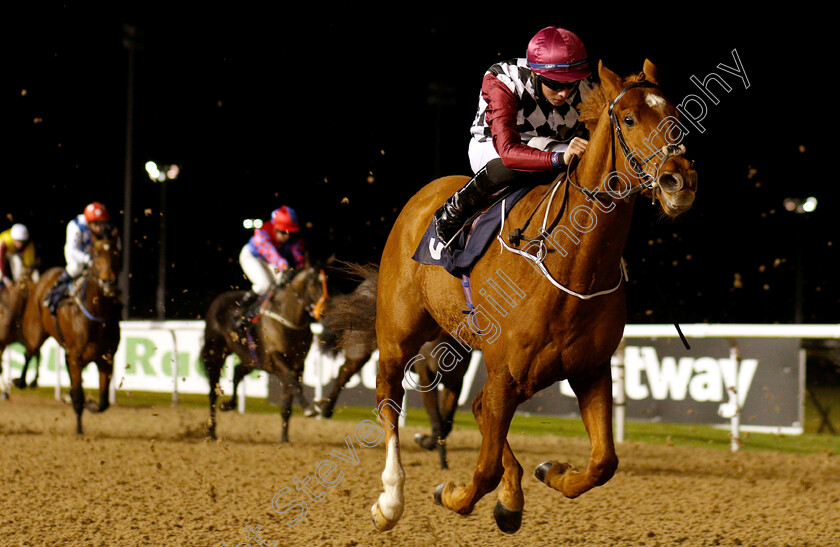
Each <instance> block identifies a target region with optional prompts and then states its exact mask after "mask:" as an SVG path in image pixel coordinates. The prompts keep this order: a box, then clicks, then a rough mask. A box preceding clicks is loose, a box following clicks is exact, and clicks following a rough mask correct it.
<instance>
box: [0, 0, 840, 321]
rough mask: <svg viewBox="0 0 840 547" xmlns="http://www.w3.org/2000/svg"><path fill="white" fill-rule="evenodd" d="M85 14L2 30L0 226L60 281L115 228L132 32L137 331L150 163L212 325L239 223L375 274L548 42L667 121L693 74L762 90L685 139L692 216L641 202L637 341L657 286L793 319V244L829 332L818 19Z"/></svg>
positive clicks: (177, 282) (146, 305)
mask: <svg viewBox="0 0 840 547" xmlns="http://www.w3.org/2000/svg"><path fill="white" fill-rule="evenodd" d="M80 4H81V3H78V2H66V3H64V4H61V3H56V4H47V6H52V7H41V8H39V9H37V10H31V11H30V12H29V13H26V14H16V15H15V16H14V17H11V18H6V21H5V24H4V27H6V28H5V31H4V36H5V40H6V41H7V42H8V44H9V45H8V46H7V47H5V48H4V53H5V55H4V60H5V61H6V63H4V65H5V66H6V67H7V68H6V70H5V71H4V72H5V74H4V77H3V82H4V85H3V100H2V105H3V106H2V112H3V118H2V119H3V127H4V130H5V132H6V136H7V140H11V141H12V143H11V145H6V146H5V147H4V148H3V164H4V167H5V171H6V172H5V177H4V182H3V191H2V195H3V205H2V210H1V211H2V212H3V213H4V216H5V217H6V218H4V219H3V220H2V222H0V229H5V228H6V227H7V226H8V224H10V223H11V222H12V221H15V222H17V221H19V222H24V223H26V224H27V225H29V227H30V231H31V233H32V234H33V238H34V239H35V240H36V241H37V243H38V245H39V249H40V253H41V255H42V257H43V262H44V266H45V267H49V266H54V265H63V256H62V252H61V247H62V245H63V237H64V225H65V223H66V222H67V220H69V219H70V218H72V217H73V216H74V215H75V214H78V213H79V212H81V210H82V208H83V207H84V205H85V204H86V203H88V202H90V201H93V200H99V201H103V202H104V203H105V204H106V205H107V206H108V207H109V209H110V210H111V211H113V212H115V213H117V214H116V215H115V217H116V220H117V224H118V225H119V226H120V227H121V226H122V224H121V223H122V219H121V216H120V215H119V214H118V212H119V211H120V210H121V209H122V208H123V184H124V171H125V159H126V152H125V149H126V144H125V137H126V119H127V116H126V95H127V93H126V89H127V75H128V63H127V59H128V53H127V50H126V48H125V47H124V46H123V45H122V40H123V37H124V31H123V25H124V24H125V23H132V24H134V25H136V27H137V28H138V29H139V30H141V31H142V35H141V37H140V39H139V43H140V44H141V46H142V47H141V48H140V49H138V50H137V52H136V57H135V59H136V64H135V73H134V74H135V82H136V85H135V91H134V101H135V110H134V118H133V120H134V124H133V127H134V132H133V139H134V147H133V158H134V169H133V171H132V172H133V180H134V184H133V194H132V218H133V219H134V220H133V224H132V226H133V228H132V239H133V240H134V241H135V245H134V246H133V247H132V264H131V272H132V286H131V303H132V308H133V309H132V317H138V318H141V317H151V316H153V315H154V288H155V285H156V283H157V251H158V240H159V231H158V226H159V213H160V202H159V190H158V188H157V187H155V186H154V185H152V183H151V182H149V180H148V178H147V177H146V175H145V173H144V171H143V164H144V162H145V161H146V160H147V159H155V160H156V161H158V162H161V163H170V162H171V163H178V164H180V165H181V166H182V174H181V177H180V178H179V179H178V180H177V181H175V182H174V183H172V184H171V186H170V190H169V194H168V196H169V198H168V203H169V219H170V220H169V228H168V232H167V233H168V237H167V241H168V249H167V254H168V258H169V260H168V262H169V263H170V264H171V267H170V270H169V274H168V292H169V297H170V299H171V302H170V303H169V304H168V306H167V311H168V315H169V316H170V317H171V318H196V317H200V316H201V315H202V314H203V312H204V310H205V308H206V306H207V304H208V303H209V301H210V299H211V298H212V296H214V295H215V294H216V293H218V292H220V291H222V290H225V289H227V288H228V287H230V286H232V285H237V284H239V283H241V282H242V277H241V272H240V270H239V267H238V263H237V256H238V252H239V249H240V247H241V246H242V244H244V242H245V241H246V240H247V237H248V235H249V234H248V232H247V231H246V230H244V229H243V228H242V226H241V221H242V219H243V218H249V217H250V218H255V217H262V218H265V217H267V216H268V214H269V213H270V211H271V210H272V209H274V208H275V207H277V206H279V205H281V204H283V203H286V204H289V205H291V206H293V207H295V208H297V209H298V211H299V212H300V214H301V216H302V217H303V220H304V222H308V223H311V226H310V227H309V228H308V229H307V230H306V232H305V234H306V237H307V239H308V240H309V242H310V247H311V248H312V250H313V253H314V254H315V255H316V256H320V257H326V256H327V255H329V254H331V253H335V254H336V255H337V256H338V258H341V259H343V260H349V261H374V262H375V261H378V258H379V253H380V251H381V248H382V245H383V244H384V241H385V238H386V236H387V233H388V230H389V228H390V226H391V224H392V223H393V220H394V219H395V217H396V215H397V212H398V211H399V210H400V208H401V207H402V205H403V204H404V203H405V201H406V200H407V199H408V197H410V196H411V194H413V193H414V192H415V191H416V190H418V189H419V188H420V187H421V186H422V185H423V184H425V183H427V182H428V181H430V180H431V179H433V178H434V177H436V176H438V175H445V174H469V173H468V164H467V156H466V150H467V141H468V128H469V125H470V122H471V121H472V118H473V116H474V113H475V107H476V99H477V96H478V87H479V84H480V80H481V77H482V75H483V73H484V71H485V69H486V68H487V67H488V66H489V65H490V64H492V63H493V62H495V61H497V60H500V59H505V58H510V57H515V56H522V55H523V54H524V51H525V47H526V45H527V42H528V40H529V39H530V37H531V36H532V35H533V34H534V33H535V32H536V31H538V30H539V29H540V28H542V27H544V26H547V25H549V24H559V25H561V26H566V27H567V28H570V29H572V30H574V31H575V32H577V33H578V34H579V35H580V36H581V37H582V38H583V40H584V41H585V43H586V44H587V48H588V51H589V54H590V58H591V59H593V60H595V61H596V62H597V60H598V59H603V61H604V63H605V64H606V65H607V66H609V67H610V68H612V69H613V70H615V71H616V72H618V73H620V74H627V73H630V72H633V71H638V70H639V69H640V68H641V65H642V62H643V60H644V58H645V57H648V58H650V59H651V60H653V61H654V62H655V63H656V64H657V65H658V67H659V69H660V72H661V74H662V77H663V79H664V82H663V84H664V89H665V93H666V95H667V96H668V97H669V98H670V99H671V101H672V102H674V103H677V102H679V101H680V100H681V99H682V98H683V97H685V96H686V95H687V94H688V93H696V89H695V88H694V87H693V86H692V85H691V83H690V81H689V77H690V76H691V75H695V76H698V77H700V78H701V79H702V78H703V77H705V75H706V74H708V73H709V72H711V71H716V68H715V67H716V65H717V64H718V63H725V64H728V65H730V66H732V64H733V61H732V54H731V51H732V50H733V49H737V51H738V53H739V56H740V59H741V61H742V63H743V65H744V68H745V70H746V72H747V75H748V77H749V79H750V88H749V89H744V86H743V84H742V83H741V82H740V81H738V80H737V79H736V78H735V77H734V76H732V77H730V78H729V79H728V81H729V82H730V84H732V86H733V90H732V91H731V92H730V93H723V94H721V96H720V99H721V101H720V104H719V105H710V107H709V112H708V114H707V117H706V119H705V121H704V125H705V127H706V131H705V132H704V133H702V134H700V133H699V132H694V133H693V134H691V135H689V137H688V139H687V140H686V144H687V146H688V149H689V156H690V157H691V158H692V159H695V160H696V161H697V168H698V170H699V172H700V192H699V193H698V196H697V201H696V204H695V206H694V208H693V209H692V210H691V211H690V212H689V213H688V214H686V215H684V216H683V217H681V218H679V219H677V220H676V221H664V220H661V219H660V216H659V215H658V214H657V212H656V211H655V210H654V209H653V208H652V207H651V206H650V204H649V203H645V202H643V201H639V202H638V204H637V208H636V217H635V219H634V225H633V228H632V232H631V241H630V243H629V245H628V248H627V253H626V256H627V260H628V262H629V264H630V268H631V269H630V272H631V277H632V283H631V285H630V290H629V293H628V294H629V296H630V310H629V311H630V320H631V322H654V323H663V322H664V323H667V322H669V321H670V316H669V315H668V314H667V312H666V309H665V307H664V306H663V304H662V301H661V300H660V298H659V296H658V293H657V287H659V288H660V289H661V291H662V292H663V293H664V294H666V295H667V296H668V298H669V299H670V300H671V301H672V303H673V306H674V308H675V309H676V310H677V313H678V319H679V320H680V321H682V322H685V323H690V322H701V321H708V322H715V323H718V322H788V321H791V320H792V319H793V309H794V286H795V275H794V273H795V262H796V260H795V256H796V249H797V248H799V249H801V250H802V252H803V256H804V270H803V271H804V278H805V282H804V291H803V294H804V297H805V304H804V311H805V321H806V322H821V323H823V322H837V321H838V318H837V315H838V314H837V311H836V310H837V306H838V302H840V293H838V289H837V285H836V283H833V281H834V280H835V278H836V270H835V268H836V265H837V264H838V250H837V248H838V246H840V241H837V238H836V235H837V229H836V225H837V224H836V222H835V218H836V217H835V215H837V214H838V211H837V200H836V197H837V191H836V190H835V188H834V187H835V185H836V183H835V181H834V176H833V170H832V169H827V168H825V167H824V165H825V160H824V158H825V157H827V156H826V154H827V152H828V146H827V145H828V142H829V139H830V140H831V141H832V142H833V141H836V137H833V136H832V137H829V134H828V132H827V129H825V127H826V126H827V124H828V123H829V121H830V120H829V119H828V118H827V116H829V115H833V112H834V110H836V109H835V108H833V107H832V106H831V104H830V102H829V101H830V95H829V94H827V93H825V91H822V88H824V85H823V84H822V83H821V78H822V74H821V73H820V70H819V68H820V65H819V59H821V58H823V57H825V56H826V53H827V52H828V51H829V48H828V46H827V45H826V44H827V41H828V35H827V34H826V31H825V30H824V27H825V28H827V21H828V17H827V16H826V14H821V13H818V12H812V13H806V12H803V13H801V14H800V15H796V16H791V15H787V14H784V15H782V14H770V15H768V14H765V13H763V12H762V13H755V14H750V15H744V14H739V15H733V14H728V13H727V14H725V15H724V14H722V13H723V12H720V13H718V14H712V13H711V8H706V9H705V11H703V10H700V9H697V10H694V11H686V12H685V13H673V12H658V13H657V14H646V13H644V12H640V13H637V14H635V15H634V14H632V13H631V12H630V11H629V10H628V8H623V9H621V10H616V11H615V14H613V15H610V16H609V17H606V14H607V13H608V12H609V11H610V10H609V8H608V7H606V6H603V5H599V7H598V12H595V13H585V12H581V13H580V14H578V15H572V14H568V15H565V16H563V17H560V18H555V17H553V16H551V15H549V14H547V13H545V12H544V13H542V14H532V15H529V16H519V17H499V16H498V15H496V16H493V17H491V16H486V17H483V18H482V17H456V18H453V17H452V16H450V15H448V13H446V12H444V11H437V9H436V8H434V7H432V6H431V5H427V6H426V7H425V8H424V10H423V11H424V15H422V16H421V15H417V14H411V15H412V16H411V17H406V16H405V15H404V14H402V15H401V14H399V13H386V12H381V11H380V12H376V13H375V14H370V13H367V14H366V13H362V12H361V11H349V10H345V11H344V12H343V13H339V12H336V11H331V10H330V9H328V8H327V7H326V6H323V7H322V8H321V9H320V10H318V11H317V12H316V11H314V10H313V11H312V12H309V11H305V12H303V13H300V14H297V15H295V16H294V17H292V16H291V15H288V16H286V15H275V14H274V10H268V9H267V8H254V9H250V10H249V9H248V8H247V7H242V6H246V5H247V4H237V6H238V7H236V8H230V7H224V8H223V7H212V6H213V4H196V6H201V8H200V10H199V8H195V11H189V10H187V9H181V10H179V11H178V12H176V13H173V12H171V11H167V9H164V8H156V7H155V5H154V4H152V3H142V4H139V5H141V6H143V7H142V8H136V9H132V8H121V9H120V10H119V11H118V10H116V9H113V10H112V11H104V12H103V11H101V10H99V9H97V10H94V9H93V8H90V7H82V6H81V5H80ZM511 19H516V20H517V21H519V22H511ZM604 19H608V22H606V23H605V22H603V20H604ZM822 21H826V23H822ZM833 50H836V48H833ZM435 90H443V91H442V92H438V91H435ZM432 96H438V97H442V98H443V99H444V100H443V101H442V104H438V105H435V104H430V100H429V99H430V97H432ZM439 102H440V101H439ZM802 150H804V152H803V151H802ZM751 169H752V170H754V171H751ZM808 195H813V196H816V197H817V198H818V199H819V206H818V208H817V211H816V212H814V213H813V214H809V215H799V216H797V215H793V214H791V213H788V212H787V211H784V209H783V207H782V200H783V199H784V198H785V197H800V196H808ZM343 198H347V201H348V202H347V203H344V204H342V200H343ZM736 274H737V276H740V283H736V282H735V280H736Z"/></svg>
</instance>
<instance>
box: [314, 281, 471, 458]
mask: <svg viewBox="0 0 840 547" xmlns="http://www.w3.org/2000/svg"><path fill="white" fill-rule="evenodd" d="M347 271H349V272H351V273H352V274H354V275H356V276H358V277H361V278H362V279H363V281H362V282H361V283H360V284H359V286H358V287H356V289H354V290H353V292H351V293H350V294H346V295H340V296H336V297H333V298H332V299H330V303H329V305H328V306H327V307H326V309H325V310H324V314H323V317H322V318H321V323H322V324H323V325H324V334H323V335H322V336H321V341H322V342H323V346H324V347H323V349H322V351H328V352H333V353H335V352H338V351H343V352H344V363H343V364H342V365H341V368H340V369H339V371H338V377H337V378H336V379H335V381H334V382H333V386H332V390H331V391H330V394H329V396H328V397H327V398H325V399H322V400H320V401H317V404H318V408H319V411H320V413H321V415H323V416H324V417H325V418H330V417H332V415H333V410H334V408H335V404H336V402H337V400H338V396H339V394H340V393H341V391H342V390H343V389H344V386H345V385H347V382H349V381H350V378H352V377H353V375H354V374H356V373H358V372H359V371H360V370H361V369H362V367H363V366H364V365H365V363H367V362H368V361H369V360H370V358H371V355H372V354H373V352H374V351H375V350H376V331H375V329H374V322H375V321H376V284H377V278H378V274H379V272H378V269H377V268H376V267H374V266H358V265H347ZM451 342H452V341H451V337H449V336H448V335H447V334H445V333H441V334H440V336H438V338H437V339H436V340H433V341H430V342H427V343H426V344H424V345H423V347H422V348H421V349H420V355H422V356H423V358H422V359H419V360H417V361H416V362H415V363H414V364H413V365H412V369H413V370H414V372H416V373H417V375H418V376H419V381H418V384H417V385H418V386H429V385H432V384H433V383H435V378H437V377H438V375H440V376H439V383H440V384H441V385H443V390H442V391H441V392H440V393H438V390H437V389H436V388H435V389H429V390H422V389H421V390H420V395H421V397H422V399H423V406H424V408H425V409H426V414H428V416H429V422H430V423H431V426H432V433H431V435H424V434H422V433H417V434H415V436H414V441H415V442H416V443H417V444H418V445H420V446H422V447H423V448H425V449H426V450H437V452H438V455H439V456H440V467H441V469H449V465H448V463H447V461H446V438H447V437H448V436H449V433H451V431H452V420H453V419H454V417H455V411H456V410H457V408H458V398H459V396H460V394H461V387H462V386H463V380H464V374H465V373H466V371H467V367H466V366H461V367H456V368H455V369H453V370H446V367H440V366H439V365H438V358H437V356H436V355H432V352H433V350H434V348H436V347H438V345H439V344H441V343H451Z"/></svg>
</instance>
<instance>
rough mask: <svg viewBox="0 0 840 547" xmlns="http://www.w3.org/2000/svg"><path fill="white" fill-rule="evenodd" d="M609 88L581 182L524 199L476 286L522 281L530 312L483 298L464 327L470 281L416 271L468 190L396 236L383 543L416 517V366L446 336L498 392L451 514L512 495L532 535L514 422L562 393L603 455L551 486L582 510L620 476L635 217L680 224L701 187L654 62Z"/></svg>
mask: <svg viewBox="0 0 840 547" xmlns="http://www.w3.org/2000/svg"><path fill="white" fill-rule="evenodd" d="M599 76H600V81H601V84H600V86H599V87H598V88H597V89H596V91H594V92H593V93H591V94H590V96H589V97H588V98H587V100H586V101H585V103H584V104H583V105H582V109H581V118H582V119H583V120H584V122H585V123H586V124H587V128H588V129H589V130H590V141H589V145H588V148H587V150H586V153H585V154H583V156H582V157H581V158H580V161H579V162H578V164H577V167H576V170H575V171H574V173H573V174H569V175H568V176H567V175H565V174H564V175H562V176H560V177H558V179H557V181H555V183H554V184H550V185H541V186H537V187H535V188H534V189H532V190H531V191H530V192H529V193H528V194H527V195H526V196H524V197H523V198H522V199H521V200H520V201H519V202H518V203H517V204H516V206H515V207H513V208H512V210H510V211H509V214H508V216H507V218H506V219H504V221H503V225H502V229H501V231H500V237H499V238H497V239H496V240H495V241H493V242H492V244H491V245H490V246H489V248H488V250H487V251H486V253H485V254H484V255H483V256H482V257H481V259H479V261H478V262H477V263H476V265H475V267H474V268H473V270H472V272H471V279H472V286H473V287H483V286H485V285H486V284H487V282H488V280H489V281H491V282H492V281H493V279H492V278H493V276H496V275H504V276H505V278H506V279H509V280H511V281H512V282H513V283H514V284H515V285H516V287H517V290H518V292H517V294H518V295H519V296H520V299H519V302H518V305H517V306H516V307H514V308H513V309H509V310H503V311H504V313H499V312H498V311H493V310H494V307H493V305H492V304H493V303H492V302H490V301H489V298H487V297H486V296H485V295H486V294H489V291H486V292H485V291H479V292H478V293H477V294H474V295H473V296H474V301H475V305H476V309H477V310H478V309H482V310H483V313H482V314H481V315H479V314H478V313H476V314H475V316H473V317H472V318H471V319H470V320H467V321H462V315H461V309H462V306H463V301H464V296H463V294H462V287H461V283H460V281H459V280H458V279H457V278H455V277H454V276H452V275H450V274H449V273H447V272H446V271H445V270H443V269H442V268H440V267H436V266H430V265H424V264H420V263H418V262H415V261H413V260H412V258H411V257H412V255H413V253H414V251H415V249H416V247H417V245H418V243H419V241H420V239H421V236H422V235H423V233H424V232H425V231H426V229H427V227H428V226H429V223H430V221H431V219H432V216H433V214H434V212H435V210H436V209H437V208H438V207H439V206H440V204H441V203H443V201H444V200H445V199H446V198H448V197H449V196H451V195H452V194H453V193H454V192H455V191H456V190H458V189H459V188H461V187H462V186H463V185H464V183H465V182H466V181H467V178H466V177H445V178H442V179H438V180H436V181H433V182H432V183H430V184H428V185H427V186H425V187H424V188H422V189H421V190H420V191H419V192H418V193H417V194H415V195H414V196H413V197H412V198H411V199H410V200H409V201H408V203H407V204H406V206H405V207H404V209H403V211H402V212H401V213H400V215H399V217H398V218H397V220H396V222H395V224H394V226H393V228H392V230H391V233H390V235H389V237H388V240H387V242H386V244H385V248H384V250H383V253H382V260H381V263H380V272H379V284H378V289H377V309H376V334H377V342H378V345H379V373H378V376H377V390H376V395H377V407H378V410H379V417H380V420H381V421H382V423H383V425H387V426H388V427H386V428H385V447H386V463H385V469H384V471H383V473H382V483H383V488H384V491H383V492H382V494H381V495H380V496H379V499H378V500H377V502H376V503H375V504H374V505H373V507H372V508H371V512H372V514H373V519H374V524H375V526H376V528H377V529H379V530H387V529H390V528H392V527H393V526H395V525H396V524H397V522H398V521H399V519H400V517H401V516H402V513H403V509H404V496H403V488H404V483H405V471H404V470H403V467H402V463H401V458H400V445H399V425H398V424H399V422H398V416H399V414H400V412H401V408H400V407H399V405H400V404H401V401H402V399H403V393H404V389H403V386H402V381H403V376H404V374H405V366H406V363H408V362H409V361H410V360H411V359H412V358H413V356H415V355H416V354H417V352H418V351H419V350H420V347H421V346H422V345H423V344H424V343H425V342H426V341H428V340H430V339H433V338H434V337H435V336H436V333H437V332H438V330H439V329H440V328H443V329H445V330H446V331H447V332H450V333H452V334H453V336H455V337H456V338H457V339H458V340H459V341H460V342H461V343H462V344H464V345H465V346H469V347H472V348H477V349H480V350H481V351H482V352H483V354H484V359H485V366H486V370H487V380H486V382H485V384H484V386H483V387H482V389H481V391H480V392H479V394H478V395H477V396H476V398H475V400H474V402H473V413H474V415H475V418H476V422H477V423H478V426H479V429H480V431H481V435H482V442H481V448H480V451H479V455H478V461H477V463H476V468H475V471H474V473H473V477H472V481H471V482H470V483H468V484H466V485H459V486H456V485H455V484H454V483H453V482H451V481H447V482H446V483H445V484H441V485H439V486H438V488H436V489H435V499H436V501H438V503H440V504H442V505H443V506H445V507H447V508H449V509H450V510H452V511H454V512H456V513H459V514H462V515H467V514H470V513H471V512H472V511H473V508H474V507H475V504H476V503H477V502H478V501H479V500H480V499H481V498H482V497H483V496H484V495H486V494H487V493H489V492H491V491H493V490H494V489H495V488H496V487H497V486H498V485H499V484H500V483H501V488H500V490H499V493H498V499H497V503H496V505H495V508H494V512H493V515H494V518H495V520H496V523H497V525H498V526H499V528H500V529H501V530H502V531H504V532H508V533H513V532H515V531H516V530H518V529H519V527H520V525H521V521H522V511H523V508H524V504H525V500H524V496H523V493H522V485H521V481H522V466H521V465H520V464H519V462H518V461H517V459H516V457H515V456H514V454H513V451H512V450H511V447H510V446H509V444H508V442H507V433H508V429H509V427H510V422H511V418H512V417H513V414H514V411H515V410H516V408H517V406H518V405H519V404H520V403H521V402H523V401H526V400H528V399H529V398H531V397H532V396H533V395H534V394H535V393H537V392H538V391H540V390H542V389H545V388H546V387H548V386H551V385H552V384H554V383H555V382H557V381H559V380H562V379H568V380H569V383H570V385H571V387H572V389H573V390H574V392H575V394H576V395H577V398H578V403H579V406H580V412H581V418H582V420H583V422H584V425H585V426H586V430H587V433H588V434H589V438H590V442H591V445H592V449H591V454H590V459H589V464H588V466H587V467H586V469H585V470H583V471H577V470H575V469H573V468H572V467H571V466H570V465H569V464H567V463H559V462H556V461H553V462H545V463H543V464H542V465H540V466H539V467H538V468H537V470H536V472H535V474H536V476H537V478H538V479H540V480H541V481H542V482H544V483H545V484H546V485H548V486H550V487H551V488H554V489H556V490H559V491H560V492H562V493H563V494H564V495H565V496H567V497H576V496H579V495H580V494H582V493H584V492H586V491H588V490H590V489H591V488H593V487H595V486H598V485H601V484H604V483H605V482H606V481H608V480H609V479H610V478H611V477H612V476H613V474H614V473H615V470H616V468H617V466H618V458H617V457H616V454H615V446H614V442H613V434H612V379H611V373H610V357H611V356H612V354H613V352H614V351H615V349H616V347H617V346H618V344H619V342H620V340H621V338H622V334H623V331H624V325H625V322H626V315H627V312H626V298H625V292H624V283H623V280H622V278H623V268H622V266H621V264H622V253H623V251H624V246H625V243H626V240H627V236H628V233H629V231H630V225H631V219H632V211H633V205H634V203H635V199H636V197H637V195H638V194H642V195H645V196H648V197H649V198H650V197H652V198H654V199H656V200H657V201H658V202H659V204H660V206H661V207H662V210H663V212H664V213H665V215H667V216H669V217H675V216H677V215H679V214H680V213H682V212H684V211H686V210H688V209H689V208H690V206H691V204H692V203H693V200H694V195H695V191H696V187H697V178H696V172H695V171H694V170H692V169H691V164H690V162H689V161H688V160H686V159H684V158H682V157H679V154H681V153H682V152H684V147H679V146H678V144H679V142H680V140H681V139H682V136H683V135H684V134H685V131H684V128H683V127H682V126H681V124H680V123H679V121H678V117H677V116H678V113H677V111H676V109H675V108H674V106H673V105H672V104H671V103H669V102H668V101H667V100H666V99H665V97H664V96H663V95H662V91H661V90H660V88H659V85H658V82H659V77H658V73H657V69H656V67H655V66H654V65H653V64H652V63H651V62H649V61H647V60H646V61H645V63H644V68H643V71H642V72H641V73H639V74H637V75H633V76H632V77H630V78H627V79H624V80H623V79H622V78H620V77H619V76H617V75H616V74H615V73H613V72H612V71H610V70H609V69H607V68H606V67H604V66H603V64H599ZM681 128H682V133H681V132H680V130H681ZM666 145H672V147H671V148H667V147H666ZM660 147H662V149H661V150H658V149H660ZM640 151H644V152H640ZM651 152H656V153H654V154H651ZM649 154H650V155H649ZM631 158H632V159H631ZM530 218H534V219H535V220H536V222H534V223H533V224H531V223H529V222H528V221H529V219H530ZM540 220H542V226H541V227H540V222H539V221H540ZM518 228H525V229H524V230H522V232H523V234H522V237H517V236H516V234H517V230H516V229H518ZM508 234H510V236H508ZM505 236H506V237H505ZM503 237H504V238H503ZM500 272H501V273H500ZM482 292H484V294H485V295H482ZM479 319H480V321H479Z"/></svg>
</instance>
